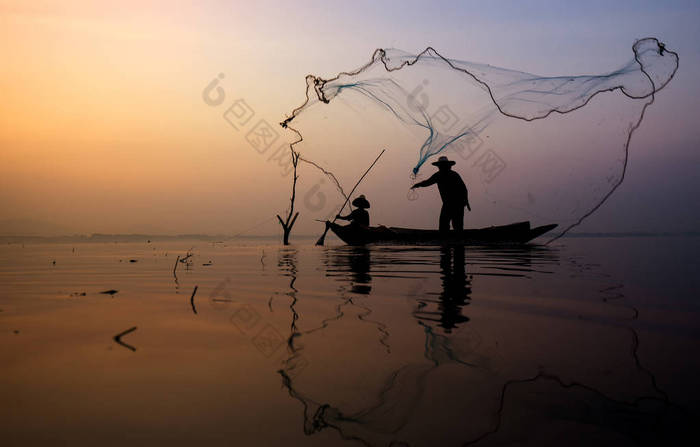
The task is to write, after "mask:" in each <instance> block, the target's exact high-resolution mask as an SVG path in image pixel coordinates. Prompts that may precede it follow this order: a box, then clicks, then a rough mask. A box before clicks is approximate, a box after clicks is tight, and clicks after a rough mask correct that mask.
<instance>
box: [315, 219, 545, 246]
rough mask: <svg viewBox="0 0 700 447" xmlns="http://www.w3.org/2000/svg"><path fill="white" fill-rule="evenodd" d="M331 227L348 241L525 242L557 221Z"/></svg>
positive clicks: (414, 242) (382, 242)
mask: <svg viewBox="0 0 700 447" xmlns="http://www.w3.org/2000/svg"><path fill="white" fill-rule="evenodd" d="M327 225H329V226H330V229H331V230H332V231H333V233H335V234H336V235H337V236H338V237H339V238H340V239H341V240H342V241H343V242H345V243H346V244H348V245H365V244H442V243H457V244H466V245H483V244H524V243H527V242H530V241H531V240H533V239H535V238H536V237H538V236H541V235H543V234H545V233H546V232H548V231H550V230H552V229H554V228H555V227H556V226H557V225H556V224H551V225H543V226H541V227H535V228H530V222H517V223H513V224H510V225H500V226H493V227H486V228H476V229H467V230H464V231H462V234H461V235H457V234H455V232H454V231H452V230H451V231H450V232H449V233H448V234H447V235H445V236H443V235H441V234H440V232H439V231H438V230H417V229H411V228H398V227H384V226H379V227H363V226H359V225H352V224H351V225H338V224H336V223H333V222H327Z"/></svg>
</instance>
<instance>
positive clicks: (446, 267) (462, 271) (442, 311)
mask: <svg viewBox="0 0 700 447" xmlns="http://www.w3.org/2000/svg"><path fill="white" fill-rule="evenodd" d="M465 250H466V247H464V246H463V245H454V246H450V245H445V246H443V247H441V248H440V275H441V276H440V279H441V282H442V289H441V290H440V292H439V293H438V294H437V296H438V300H437V302H436V301H435V300H431V299H423V300H419V307H418V309H417V310H416V312H415V313H414V315H415V317H416V318H417V319H418V320H419V321H422V322H435V323H437V324H438V326H440V327H441V328H442V329H443V330H444V331H445V332H446V333H448V334H449V333H450V332H452V329H455V328H457V327H458V325H460V324H462V323H466V322H467V321H469V317H467V316H465V315H464V314H463V313H462V308H463V307H464V306H466V305H467V304H469V299H470V297H469V295H470V294H471V291H472V289H471V278H468V277H467V273H466V262H465V257H464V252H465ZM429 304H436V305H437V310H430V307H428V306H429Z"/></svg>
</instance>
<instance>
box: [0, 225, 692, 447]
mask: <svg viewBox="0 0 700 447" xmlns="http://www.w3.org/2000/svg"><path fill="white" fill-rule="evenodd" d="M312 244H313V241H311V240H299V241H298V243H297V245H294V246H290V247H282V246H280V245H278V244H277V241H272V240H270V241H260V240H256V241H251V240H248V241H240V240H233V241H227V242H224V243H211V242H203V241H196V240H192V241H188V240H179V241H167V242H158V241H154V242H152V243H147V242H146V241H143V242H139V243H77V244H42V245H37V244H25V245H24V246H22V245H21V244H9V245H6V246H4V247H3V249H2V251H1V252H0V310H1V311H0V365H2V366H1V370H0V402H2V405H0V432H1V435H0V436H1V438H0V443H1V444H2V445H7V446H27V445H69V444H70V445H130V446H131V445H165V444H167V445H207V446H208V445H222V446H223V445H227V446H228V445H237V446H238V445H240V446H267V445H291V446H327V445H348V446H350V445H363V444H364V445H372V446H375V445H376V446H387V445H416V446H453V445H454V446H459V445H483V446H491V445H514V444H517V445H561V444H562V443H565V444H566V445H567V446H570V445H636V444H639V443H642V444H655V445H658V444H661V443H671V444H672V443H673V442H672V440H671V439H670V438H673V437H677V436H679V434H680V433H682V432H683V431H685V430H689V429H690V428H691V424H694V423H695V421H696V420H697V415H698V410H699V409H700V399H699V398H700V391H699V390H700V387H698V385H697V381H698V380H697V378H698V374H700V358H699V356H698V354H699V353H700V349H698V348H700V302H699V301H698V293H697V291H698V290H700V275H699V274H698V273H699V272H700V265H699V261H698V253H700V238H661V237H659V238H570V239H563V240H561V242H557V243H556V244H555V245H553V246H547V247H543V246H530V247H520V248H512V247H511V248H471V247H469V248H466V249H465V248H463V247H461V248H460V247H415V246H374V247H367V248H351V247H344V246H338V245H337V243H336V245H335V246H334V245H332V244H331V245H330V246H326V247H315V246H313V245H312ZM188 251H190V253H191V254H192V256H191V257H189V258H188V259H187V262H186V263H182V262H178V263H177V268H176V269H175V270H174V266H175V265H176V262H175V261H176V258H177V257H178V256H179V257H180V258H182V257H185V256H186V255H187V252H188ZM131 260H134V261H136V262H130V261H131ZM54 261H55V264H54ZM195 287H196V293H195V294H194V296H193V291H194V289H195ZM108 290H116V291H117V292H116V293H114V294H112V295H110V294H102V293H100V292H102V291H108ZM119 334H123V335H121V336H119ZM115 337H116V339H115Z"/></svg>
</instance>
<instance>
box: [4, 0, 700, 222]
mask: <svg viewBox="0 0 700 447" xmlns="http://www.w3.org/2000/svg"><path fill="white" fill-rule="evenodd" d="M475 5H476V3H475ZM425 8H426V6H420V5H419V4H417V3H416V4H413V2H409V5H408V6H406V11H403V12H401V13H398V12H397V11H395V10H392V9H391V8H389V7H387V6H381V5H374V6H372V4H369V3H368V4H367V5H363V6H360V5H358V6H357V8H352V7H351V6H349V4H346V3H340V2H338V3H336V4H332V2H331V3H327V2H301V3H299V4H297V5H290V4H288V3H279V4H276V3H275V2H263V3H262V4H257V3H256V4H255V5H250V4H247V3H244V2H189V3H181V2H178V4H177V6H172V3H171V2H143V1H129V2H119V3H118V4H117V3H115V4H114V5H111V6H108V5H107V4H106V3H99V2H97V3H96V2H90V1H61V2H58V1H56V2H31V3H30V2H24V1H15V2H10V1H1V2H0V33H1V35H2V39H0V54H1V55H2V61H3V63H2V70H0V86H1V88H2V92H3V101H2V105H0V144H1V145H2V149H1V151H0V178H1V180H0V185H1V188H2V192H0V207H1V208H2V214H1V215H0V220H7V219H32V220H39V221H46V222H52V223H55V224H57V225H61V226H63V227H66V228H69V229H71V230H72V231H76V232H87V233H90V232H170V233H172V232H198V233H235V232H237V231H241V230H243V229H247V228H249V227H250V226H254V225H256V223H259V222H261V221H264V220H266V219H269V218H270V217H272V216H274V213H276V212H281V211H283V210H284V207H285V206H286V201H287V194H288V188H289V178H288V177H283V176H281V175H280V169H279V167H277V166H275V165H274V164H272V163H269V162H267V161H266V157H267V155H265V156H263V155H260V154H258V153H257V152H255V151H254V150H252V149H251V147H250V146H249V145H248V144H247V142H246V141H245V139H244V133H243V132H240V131H239V132H236V131H233V130H232V129H231V128H230V127H228V126H227V124H226V123H225V121H223V119H222V118H221V113H222V110H223V108H224V107H222V108H221V109H216V110H214V109H213V108H211V107H208V106H206V105H205V104H204V103H203V101H202V97H201V92H202V89H203V88H204V87H205V86H206V84H207V83H208V82H209V81H211V80H212V79H213V78H214V76H216V75H217V74H218V73H220V72H224V73H225V74H226V78H225V79H224V80H223V81H222V85H223V86H224V87H225V89H226V93H227V101H230V100H233V99H234V98H244V99H245V100H246V102H247V103H249V105H250V106H251V107H252V108H253V109H254V110H255V113H256V117H261V118H264V119H266V120H267V121H269V122H270V124H272V125H274V126H276V123H277V122H278V121H279V120H281V119H282V118H283V117H284V115H285V113H287V112H288V111H289V110H291V109H292V108H293V107H294V106H296V105H298V103H299V102H300V101H301V99H302V97H303V89H304V84H303V77H304V75H305V74H307V73H315V74H320V75H325V76H328V75H332V74H334V73H336V72H338V71H341V70H346V69H352V68H354V67H356V66H358V65H360V64H362V63H363V62H365V61H366V59H367V58H368V57H369V56H370V55H371V53H372V51H373V49H374V48H375V47H386V46H393V47H399V48H404V49H407V50H412V51H416V50H420V49H422V48H423V47H424V46H426V45H428V44H433V45H434V46H436V47H440V48H441V49H444V50H443V51H444V52H447V53H448V54H450V55H452V56H454V57H459V58H463V59H470V60H481V61H485V62H491V63H494V64H501V65H506V66H512V67H514V68H519V69H523V70H530V71H536V72H540V73H543V72H544V73H545V74H546V72H548V71H552V70H554V69H555V68H556V65H552V59H558V60H563V61H564V60H567V57H565V56H566V55H567V54H568V55H570V54H571V49H567V48H566V47H565V45H566V44H565V43H561V44H560V47H561V48H558V47H557V46H556V45H554V44H552V43H544V42H545V39H544V37H543V36H542V31H541V30H540V28H542V26H543V25H542V23H532V24H529V23H528V22H527V18H525V19H518V18H517V16H518V14H513V13H511V12H509V11H508V10H506V9H504V10H503V11H498V10H489V11H485V12H483V13H482V14H481V16H480V18H479V20H478V21H476V22H474V24H473V26H472V27H470V29H464V26H460V23H450V24H448V25H449V26H445V24H444V23H441V22H440V20H441V18H440V17H442V16H440V15H439V14H437V13H436V12H435V11H432V12H428V11H424V9H425ZM443 9H444V11H443V13H444V14H446V15H450V14H448V12H449V10H452V9H454V11H453V12H454V14H452V16H455V15H456V14H457V13H459V14H463V17H464V19H465V20H467V18H468V17H470V14H471V12H472V11H470V10H469V8H466V7H465V6H464V5H461V6H460V5H455V4H453V3H451V2H450V3H449V4H448V3H446V4H445V5H444V8H443ZM652 13H653V11H650V13H649V16H651V15H653V14H652ZM421 14H423V15H421ZM423 18H424V19H425V23H421V24H420V25H418V24H417V22H419V21H421V20H423ZM564 19H565V18H561V17H559V18H556V17H555V18H550V22H551V23H549V24H545V25H547V26H549V28H548V29H549V31H550V32H551V35H552V36H557V35H559V37H560V38H559V40H560V41H562V39H563V36H562V33H565V31H564V30H563V27H562V25H561V22H562V20H564ZM452 20H454V18H453V19H452ZM572 20H573V19H572ZM644 20H646V19H643V20H642V19H640V24H641V25H640V28H639V29H622V30H621V29H619V26H618V27H616V26H615V24H614V23H609V24H606V23H602V24H601V26H602V27H606V26H607V27H608V28H607V31H604V32H601V33H600V34H601V35H600V36H598V37H597V38H601V39H603V38H604V39H606V40H608V41H610V42H614V43H615V44H617V43H620V45H619V47H618V46H612V47H611V48H610V49H609V51H606V49H604V48H601V55H600V59H601V60H602V61H601V62H600V64H601V66H604V67H606V68H613V67H615V66H616V65H617V64H618V63H619V62H624V61H625V60H626V58H627V57H629V44H630V42H631V41H633V39H634V38H637V37H641V35H643V34H645V32H646V29H648V28H651V26H649V24H648V23H647V22H645V21H644ZM664 20H666V22H668V23H666V22H664V21H662V22H661V23H660V25H659V28H660V30H659V31H660V32H663V31H667V32H668V33H669V34H672V33H673V31H672V30H673V28H674V26H673V23H672V21H671V18H668V19H664ZM499 21H501V22H500V23H509V24H510V25H509V29H510V28H512V31H503V33H501V35H500V36H498V37H493V36H490V35H488V34H487V30H489V29H491V30H492V29H494V27H493V24H494V23H499ZM682 26H683V23H681V28H682ZM479 27H481V28H479ZM676 28H678V22H676ZM528 30H529V32H530V35H531V37H528V38H524V39H521V41H522V47H520V48H517V47H513V45H517V44H518V42H517V41H514V40H513V39H512V37H513V34H509V33H519V35H521V36H522V35H527V31H528ZM523 31H526V33H525V34H523ZM688 32H689V31H688ZM557 33H559V34H557ZM577 33H579V34H580V35H582V36H585V35H586V34H585V31H582V30H579V31H577V30H576V29H574V30H573V35H572V36H571V45H572V48H574V49H575V48H576V45H579V40H580V38H581V37H580V36H579V35H578V34H577ZM605 33H607V35H606V34H605ZM678 33H679V32H677V34H678ZM459 36H463V37H471V39H467V38H462V39H457V37H459ZM478 36H481V37H482V38H483V39H482V40H481V41H477V40H476V39H474V37H478ZM673 37H675V36H670V37H669V40H671V38H673ZM680 37H687V35H684V34H682V33H680ZM487 38H488V39H491V41H489V40H488V39H487ZM577 39H578V40H577ZM591 39H592V40H593V41H594V39H593V38H591ZM554 40H557V39H554ZM679 40H680V41H679ZM532 42H543V43H542V45H549V47H547V50H548V51H549V54H550V57H542V56H538V54H541V52H540V51H539V50H538V49H537V48H536V47H534V46H533V45H532ZM546 42H550V39H546ZM672 44H673V46H674V48H678V47H679V46H682V45H686V48H688V45H690V43H689V42H688V41H683V40H682V39H680V38H678V39H676V41H674V42H672ZM489 45H490V47H489ZM557 51H558V53H557ZM693 51H694V53H693V52H691V58H692V57H694V58H696V59H697V54H698V53H697V49H695V48H693ZM528 55H529V56H530V57H529V58H528ZM681 55H682V56H683V53H682V51H681ZM588 57H589V59H588V60H585V61H577V60H575V59H576V58H570V57H569V58H568V59H569V60H568V61H567V62H566V63H564V65H565V66H563V67H562V69H563V70H569V69H570V70H574V71H576V70H579V69H581V66H590V65H591V64H590V62H591V61H594V60H597V59H596V58H595V57H593V56H590V55H589V56H588ZM571 59H574V60H571ZM566 64H568V66H566ZM577 64H581V66H579V65H577ZM681 66H682V67H683V58H681ZM689 66H690V67H691V70H697V62H696V61H691V63H690V64H689ZM593 68H594V69H598V68H599V67H593ZM691 74H692V72H691ZM685 76H687V77H686V78H685V80H684V79H680V80H678V82H679V83H680V84H681V86H680V87H677V88H678V90H677V91H678V93H676V94H673V92H670V93H669V97H670V98H671V99H668V100H667V102H665V103H664V104H662V105H660V106H659V108H660V109H661V111H663V112H664V113H661V111H660V112H659V113H660V115H663V114H668V113H675V114H676V115H677V116H686V115H688V114H689V112H688V108H689V107H694V110H695V111H697V110H698V107H697V105H694V102H693V101H691V100H690V99H685V100H684V99H683V97H684V94H683V93H682V92H683V90H682V88H681V87H682V86H683V83H684V82H689V81H688V79H689V78H690V75H685ZM679 78H681V76H679ZM693 91H694V92H697V91H698V89H697V87H694V90H693ZM665 93H667V92H665ZM691 96H692V95H691ZM683 101H685V102H683ZM696 116H697V115H696ZM667 124H668V126H670V129H671V132H669V133H671V134H672V135H673V136H672V137H671V139H670V141H671V142H672V143H673V145H675V146H673V147H674V148H675V149H672V152H673V154H674V157H673V160H672V161H673V163H672V166H670V167H666V168H664V169H680V168H679V167H682V165H684V164H685V161H687V160H694V161H697V152H692V151H691V150H690V149H688V147H689V146H692V144H693V143H694V142H697V141H699V140H700V139H699V138H698V131H697V130H695V129H694V126H692V125H691V123H690V120H685V119H683V118H679V120H677V121H674V122H671V123H667ZM329 125H333V124H329ZM674 126H675V127H674ZM276 127H277V126H276ZM653 128H654V126H652V129H653ZM277 129H278V130H279V132H280V134H281V137H280V138H281V139H280V140H279V142H278V143H276V144H279V143H282V141H283V139H286V138H291V136H290V135H288V134H284V133H283V132H282V131H281V129H279V128H278V127H277ZM357 139H358V141H366V142H367V149H366V153H362V154H356V155H357V156H353V157H349V158H348V159H347V160H346V161H345V162H344V163H343V169H344V176H343V181H344V182H346V183H347V185H346V188H348V189H349V188H350V186H351V184H352V183H354V179H355V178H357V177H358V176H359V174H360V173H361V172H362V171H363V170H364V168H365V166H367V165H369V163H370V162H371V160H372V159H373V156H374V154H376V153H377V152H378V151H379V149H380V148H379V147H378V146H376V145H375V144H374V142H376V139H374V137H373V136H372V135H362V136H357ZM644 140H645V141H651V142H654V141H657V140H658V138H657V137H656V136H655V134H654V132H651V131H649V132H648V133H647V134H646V135H645V136H644ZM662 141H664V144H667V143H668V142H669V140H668V139H664V140H662ZM313 143H315V144H317V145H318V144H322V142H319V141H316V142H313ZM676 146H677V147H676ZM640 147H641V148H640V149H638V151H639V153H640V155H638V157H640V158H638V160H640V159H641V160H643V161H645V163H646V165H645V167H646V168H648V169H651V167H652V166H659V165H658V163H660V162H662V161H663V160H664V158H662V157H659V158H658V159H657V158H655V155H654V150H653V148H647V149H646V150H645V149H644V145H643V144H640ZM408 157H409V158H411V157H415V154H413V153H411V154H410V155H408ZM667 158H668V157H666V158H665V160H666V161H667V162H668V159H667ZM679 160H681V161H683V162H681V161H679ZM321 161H323V160H321ZM305 180H306V182H305V183H303V184H302V185H300V187H301V192H302V193H306V192H307V191H308V190H309V189H310V188H312V187H313V185H314V184H316V183H317V182H318V178H317V177H315V176H314V175H312V174H309V175H308V176H307V177H306V178H305ZM375 181H376V182H378V180H376V179H375ZM390 181H393V182H396V181H398V182H401V184H404V183H405V184H406V186H408V184H409V179H408V177H407V172H404V171H403V170H401V171H400V172H398V173H397V174H396V180H390ZM370 184H371V183H368V185H370ZM327 186H328V185H327V184H325V185H324V188H325V187H327ZM681 186H683V187H684V188H685V187H687V185H686V184H685V183H684V184H682V185H679V186H678V188H680V187H681ZM253 188H255V192H253ZM324 191H325V193H326V195H327V196H328V197H327V198H328V210H330V208H332V207H331V205H330V203H331V202H335V201H337V200H338V198H337V196H335V197H332V195H333V191H332V189H326V190H324ZM635 194H636V192H635ZM401 200H404V199H403V197H402V198H401ZM390 208H391V207H390V204H388V203H387V204H385V209H390ZM432 208H434V207H433V206H432V205H428V209H431V210H432ZM642 211H643V212H647V211H648V210H642ZM322 212H325V210H323V211H318V212H317V211H313V212H310V211H307V212H306V213H304V214H306V216H305V217H306V220H304V221H303V222H302V223H301V224H300V228H301V229H300V230H299V231H301V232H304V233H314V232H316V230H317V229H318V224H316V223H315V222H314V221H313V219H314V218H320V217H322V216H320V215H319V213H322ZM378 212H379V211H378ZM431 212H432V211H431ZM628 212H632V211H628ZM643 212H642V214H643ZM633 214H634V213H633ZM380 215H381V216H382V217H383V218H385V219H387V220H391V219H392V216H393V215H392V214H391V213H390V212H385V213H384V214H380ZM608 218H609V219H613V220H615V217H614V216H612V217H608ZM630 219H631V220H634V219H635V218H630ZM689 219H690V220H689V221H688V222H686V223H687V225H690V226H692V223H693V222H697V220H698V219H697V217H696V216H690V218H689ZM686 220H687V219H686ZM424 221H425V222H429V221H430V220H429V219H424ZM424 221H423V220H419V222H420V223H425V222H424ZM388 223H390V224H391V223H394V222H388ZM259 230H260V231H259V232H262V233H266V234H270V233H273V232H275V231H277V228H276V227H275V223H274V222H270V223H267V224H265V225H263V226H261V227H260V228H259ZM0 232H1V231H0Z"/></svg>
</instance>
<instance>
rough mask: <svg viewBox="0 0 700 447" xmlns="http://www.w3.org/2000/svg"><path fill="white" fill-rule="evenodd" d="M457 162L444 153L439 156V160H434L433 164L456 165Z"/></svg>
mask: <svg viewBox="0 0 700 447" xmlns="http://www.w3.org/2000/svg"><path fill="white" fill-rule="evenodd" d="M456 163H457V162H456V161H452V160H449V159H448V158H447V157H445V156H444V155H443V156H441V157H440V158H438V161H436V162H433V166H441V165H449V166H454V165H455V164H456Z"/></svg>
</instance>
